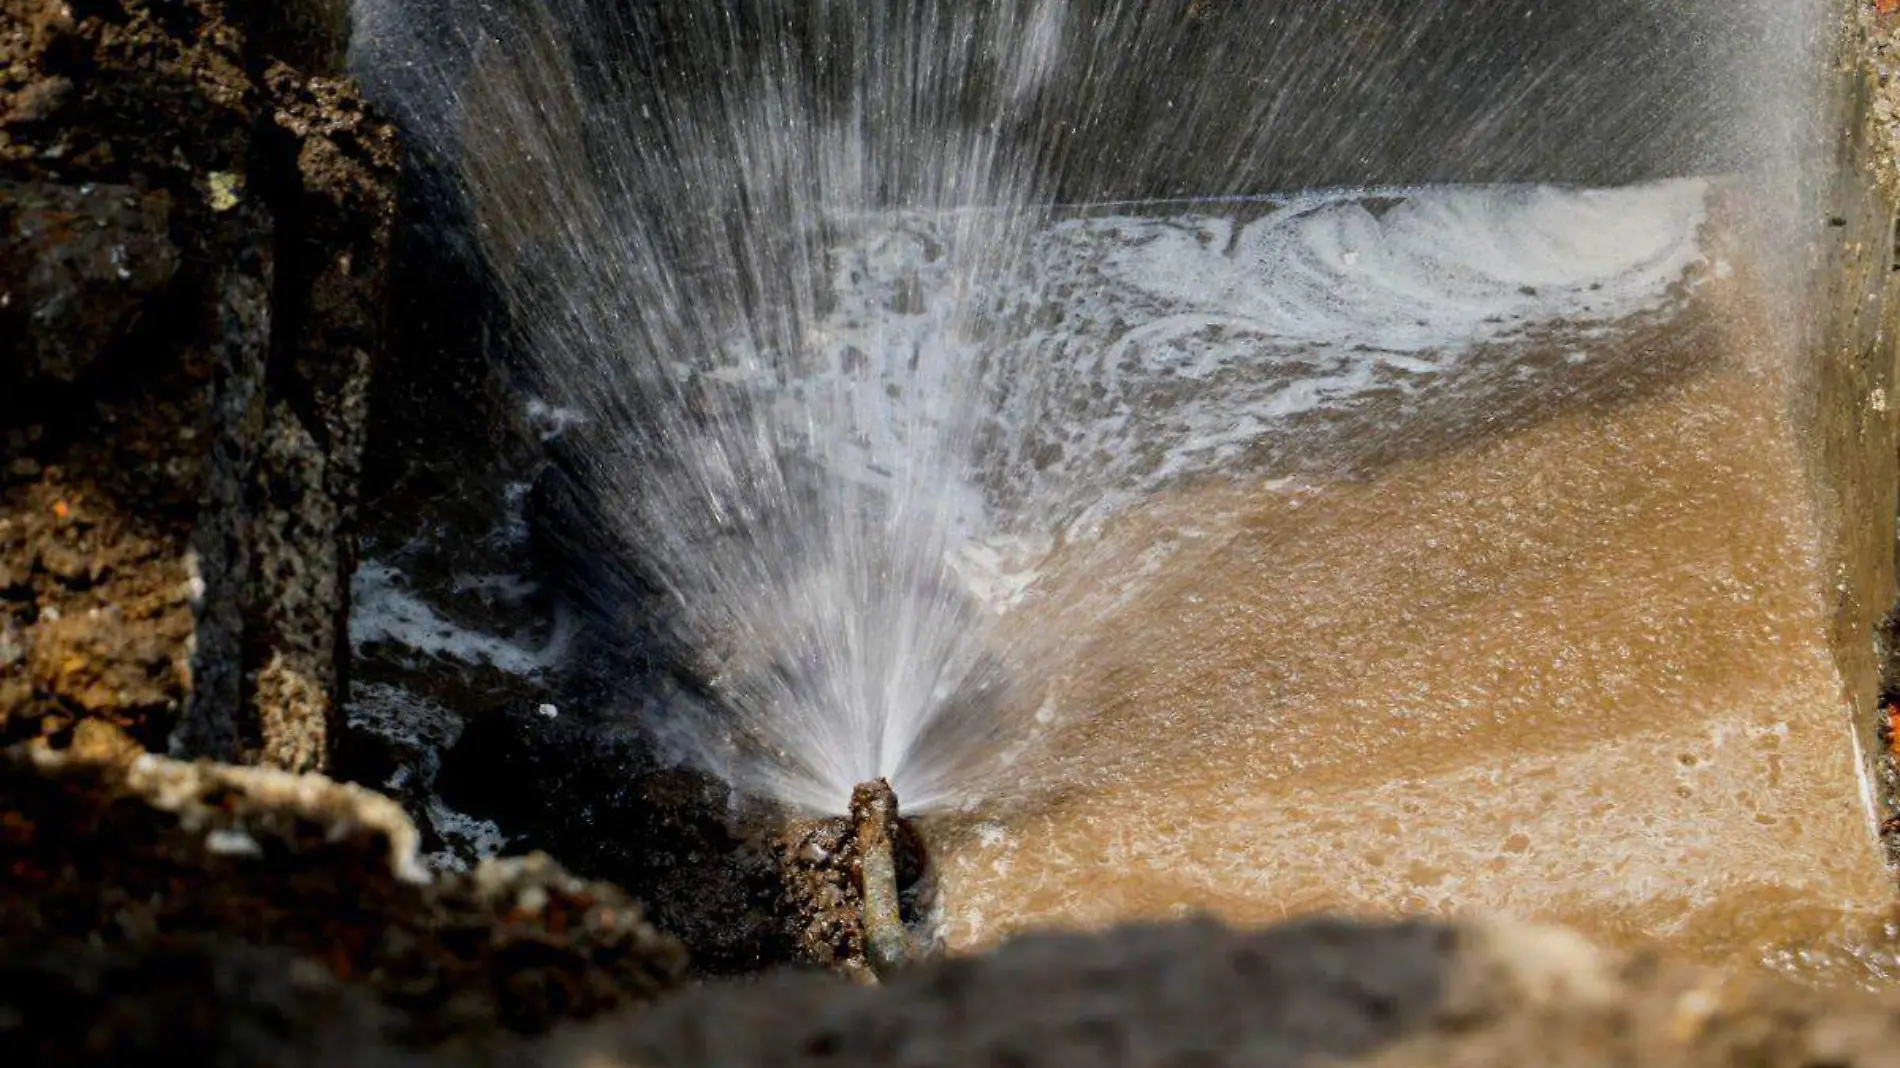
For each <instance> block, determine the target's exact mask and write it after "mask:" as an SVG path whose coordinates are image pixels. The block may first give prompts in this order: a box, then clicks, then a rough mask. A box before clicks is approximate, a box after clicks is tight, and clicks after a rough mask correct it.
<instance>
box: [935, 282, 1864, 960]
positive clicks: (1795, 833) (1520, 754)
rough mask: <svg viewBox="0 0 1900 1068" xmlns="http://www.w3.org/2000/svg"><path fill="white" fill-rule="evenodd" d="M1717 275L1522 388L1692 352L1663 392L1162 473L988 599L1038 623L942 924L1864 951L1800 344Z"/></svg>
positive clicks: (961, 839) (1828, 956) (954, 867)
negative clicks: (1133, 922)
mask: <svg viewBox="0 0 1900 1068" xmlns="http://www.w3.org/2000/svg"><path fill="white" fill-rule="evenodd" d="M1717 274H1718V275H1720V277H1716V278H1712V279H1711V280H1710V281H1709V283H1708V284H1706V285H1704V286H1702V287H1700V288H1699V289H1697V290H1696V295H1695V296H1694V298H1693V299H1692V300H1690V301H1688V302H1687V303H1686V305H1685V306H1684V307H1683V308H1682V309H1681V310H1680V312H1679V313H1678V314H1677V316H1676V317H1675V318H1674V319H1672V320H1671V322H1670V323H1669V324H1666V325H1665V326H1664V327H1663V328H1661V329H1660V330H1649V331H1647V332H1639V331H1625V332H1623V333H1620V334H1619V333H1618V332H1616V331H1611V332H1609V336H1608V337H1607V338H1599V339H1597V340H1596V341H1593V342H1591V343H1590V349H1589V359H1588V360H1587V361H1583V362H1580V363H1577V364H1576V365H1574V366H1570V365H1567V364H1563V363H1559V365H1557V366H1556V367H1555V368H1553V369H1551V370H1549V371H1548V372H1547V373H1546V376H1545V377H1540V378H1538V379H1536V380H1535V381H1531V380H1528V379H1527V384H1526V386H1525V387H1524V388H1525V389H1526V390H1538V391H1542V393H1543V394H1544V395H1559V394H1562V393H1563V391H1562V390H1561V389H1554V388H1553V385H1555V384H1556V383H1553V382H1552V380H1551V379H1550V378H1549V377H1548V376H1552V375H1555V376H1562V375H1565V374H1572V375H1585V374H1588V375H1590V376H1595V377H1594V379H1593V380H1595V381H1604V378H1603V377H1602V376H1604V375H1605V374H1606V371H1607V372H1608V373H1609V375H1610V379H1611V380H1615V378H1616V377H1617V376H1618V375H1626V376H1631V377H1637V376H1639V372H1641V371H1642V370H1643V369H1644V368H1647V367H1654V366H1656V365H1657V364H1658V363H1659V362H1672V363H1675V364H1676V365H1679V366H1681V367H1684V368H1688V369H1689V370H1686V371H1685V372H1684V373H1681V374H1679V375H1676V376H1673V377H1672V379H1671V381H1669V383H1668V384H1667V385H1665V386H1663V387H1662V388H1659V389H1654V390H1648V391H1645V392H1644V393H1643V394H1642V395H1639V396H1634V397H1631V396H1619V397H1609V398H1607V399H1603V398H1599V399H1598V400H1596V401H1587V400H1586V401H1585V402H1582V403H1577V404H1573V405H1572V406H1570V407H1569V408H1568V409H1567V410H1556V409H1553V410H1551V411H1548V412H1544V413H1542V414H1541V415H1540V417H1539V418H1538V419H1534V420H1529V421H1526V422H1525V423H1524V424H1523V425H1520V426H1519V427H1517V428H1516V429H1513V430H1510V431H1509V432H1505V433H1500V434H1495V435H1490V436H1487V437H1484V438H1482V439H1481V440H1477V441H1475V442H1458V443H1447V445H1446V447H1444V448H1438V447H1435V443H1433V442H1432V441H1430V440H1419V441H1416V442H1413V444H1414V445H1416V446H1417V448H1415V449H1413V450H1412V452H1413V454H1414V455H1416V456H1419V457H1421V458H1418V459H1410V460H1402V461H1399V462H1394V463H1388V464H1384V465H1383V466H1380V467H1378V468H1377V469H1376V470H1373V471H1371V472H1370V473H1368V474H1365V475H1363V477H1358V478H1355V479H1352V480H1350V481H1346V480H1342V481H1333V482H1326V481H1320V480H1306V481H1302V482H1290V481H1286V480H1281V481H1275V482H1256V483H1252V484H1234V483H1222V484H1218V485H1202V486H1199V487H1193V488H1186V489H1182V490H1179V491H1177V492H1175V493H1172V494H1170V495H1168V496H1166V497H1165V498H1164V499H1155V500H1151V501H1149V502H1147V503H1146V504H1145V505H1143V506H1141V507H1139V508H1137V509H1135V510H1133V511H1130V512H1127V513H1124V514H1122V515H1121V516H1119V517H1118V518H1117V519H1116V520H1115V521H1113V522H1112V523H1110V524H1109V525H1108V526H1107V527H1106V528H1105V529H1104V530H1103V531H1102V532H1101V533H1100V536H1099V537H1098V538H1097V539H1095V540H1093V541H1091V542H1089V543H1087V544H1086V545H1076V546H1071V547H1070V548H1068V549H1067V550H1064V551H1063V552H1062V553H1059V554H1058V556H1057V557H1056V558H1055V559H1053V560H1052V561H1050V563H1049V565H1048V566H1047V567H1046V568H1045V572H1044V573H1045V579H1044V581H1043V583H1042V585H1041V586H1040V587H1039V588H1038V589H1037V591H1036V594H1035V596H1034V597H1033V598H1032V600H1031V601H1030V603H1028V604H1027V605H1026V606H1025V607H1022V608H1020V609H1018V610H1017V611H1016V612H1015V613H1014V614H1013V616H1012V620H1013V624H1012V625H1014V626H1018V627H1021V628H1022V629H1021V630H1020V631H1017V633H1019V634H1024V635H1027V634H1031V633H1036V632H1038V631H1044V632H1047V631H1057V632H1060V633H1063V634H1064V635H1065V641H1064V642H1062V643H1057V644H1059V645H1060V646H1061V647H1063V648H1065V649H1066V650H1068V651H1067V652H1066V653H1065V654H1064V655H1063V656H1062V657H1060V658H1052V659H1050V660H1047V661H1046V662H1044V663H1042V664H1040V665H1039V666H1038V668H1037V672H1038V674H1039V675H1040V677H1042V678H1043V679H1044V680H1045V691H1044V692H1043V693H1042V694H1041V695H1040V702H1041V709H1042V711H1041V713H1040V714H1039V715H1038V717H1037V718H1038V721H1039V722H1041V723H1042V724H1043V726H1042V728H1041V730H1042V734H1041V737H1040V738H1039V739H1038V740H1037V741H1036V742H1035V743H1033V744H1032V745H1030V746H1029V747H1028V748H1027V749H1026V750H1025V751H1023V752H1022V753H1020V754H1019V755H1018V756H1017V757H1016V759H1015V763H1014V766H1013V768H1012V771H1011V774H1012V775H1013V777H1014V780H1015V782H1016V783H1018V784H1019V785H1020V786H1021V789H1017V790H1015V791H1007V790H1006V791H1004V793H1005V795H1006V799H1005V800H1004V801H1002V802H1001V803H999V804H996V805H994V806H991V807H988V808H986V809H985V810H984V811H983V812H982V813H981V815H980V818H979V817H970V818H962V819H951V820H938V821H935V822H934V823H932V824H930V825H929V830H928V834H929V836H930V837H931V838H932V839H933V849H934V852H935V860H936V864H937V866H938V884H939V889H940V891H941V893H940V900H941V901H942V903H943V906H942V907H943V913H942V917H941V920H942V930H943V934H944V937H945V939H946V941H947V943H948V945H949V946H950V947H951V948H952V949H956V950H967V949H971V948H976V947H981V946H986V945H990V944H993V943H995V942H996V941H998V940H999V939H1002V938H1004V937H1005V936H1007V935H1009V934H1011V933H1014V932H1018V931H1021V930H1024V929H1026V928H1031V927H1045V926H1051V925H1053V926H1069V927H1096V926H1101V925H1105V924H1109V923H1112V922H1117V921H1123V920H1129V919H1135V918H1153V917H1164V916H1171V915H1178V914H1181V913H1184V912H1196V911H1206V912H1211V913H1214V914H1217V915H1219V916H1222V917H1224V918H1227V919H1229V920H1233V921H1236V922H1241V923H1250V924H1251V923H1263V922H1270V921H1278V920H1281V919H1283V918H1287V917H1293V916H1299V915H1303V914H1310V913H1315V912H1345V913H1352V914H1366V915H1391V914H1398V913H1426V914H1436V915H1469V914H1474V913H1486V914H1508V915H1512V916H1518V917H1525V918H1532V919H1539V920H1552V921H1559V922H1564V923H1569V924H1574V925H1576V926H1578V927H1580V928H1581V929H1583V930H1585V931H1586V932H1589V933H1592V934H1594V935H1596V936H1598V937H1600V938H1603V939H1605V940H1606V941H1609V942H1611V943H1613V944H1630V943H1634V942H1640V941H1643V940H1648V939H1658V938H1659V939H1662V940H1664V941H1666V942H1668V943H1671V944H1672V945H1674V946H1676V947H1677V948H1679V949H1683V950H1686V951H1688V952H1689V953H1690V954H1692V955H1694V956H1698V957H1701V958H1703V959H1707V960H1712V961H1724V962H1734V961H1766V962H1768V963H1771V964H1773V965H1775V966H1778V967H1781V968H1784V969H1787V970H1792V971H1796V972H1800V973H1802V974H1805V975H1809V976H1810V977H1815V978H1818V979H1821V980H1823V981H1832V980H1835V979H1843V980H1846V981H1855V982H1864V981H1868V980H1869V979H1870V978H1879V976H1880V975H1881V974H1882V973H1883V972H1884V970H1885V969H1886V968H1887V966H1888V962H1889V961H1890V960H1891V954H1890V951H1889V948H1888V947H1889V944H1890V943H1891V941H1892V939H1891V937H1890V934H1889V933H1888V931H1887V929H1886V927H1885V923H1886V920H1887V917H1888V914H1889V910H1890V905H1891V903H1892V901H1893V899H1894V883H1893V878H1892V876H1891V874H1890V873H1889V872H1888V871H1887V870H1886V869H1885V867H1884V866H1883V862H1882V860H1881V856H1880V851H1879V846H1878V843H1877V840H1876V835H1875V831H1874V823H1873V818H1872V810H1871V807H1870V804H1871V803H1870V794H1869V790H1870V787H1869V785H1868V784H1867V783H1866V781H1865V779H1864V776H1863V774H1862V772H1861V770H1860V769H1861V768H1862V766H1863V765H1862V762H1861V757H1860V755H1859V754H1858V753H1857V750H1856V742H1855V738H1856V732H1855V730H1854V727H1853V720H1852V717H1853V712H1852V710H1851V708H1850V703H1849V698H1848V696H1847V688H1846V687H1845V686H1844V684H1843V679H1842V676H1841V674H1840V672H1839V671H1838V669H1837V668H1836V664H1835V657H1834V652H1833V650H1832V649H1830V647H1829V637H1828V615H1827V609H1826V605H1827V599H1826V597H1825V595H1824V593H1825V591H1824V584H1825V582H1826V577H1825V576H1824V575H1823V573H1822V572H1823V570H1824V567H1823V565H1822V563H1821V560H1822V559H1823V555H1824V553H1823V542H1822V537H1823V534H1822V530H1821V526H1820V523H1819V521H1818V519H1817V516H1818V514H1819V513H1818V510H1817V507H1816V504H1815V493H1814V491H1813V488H1812V485H1811V483H1812V476H1811V475H1810V474H1809V473H1808V472H1809V471H1810V470H1811V465H1810V464H1809V461H1808V457H1809V455H1810V453H1809V447H1808V445H1807V444H1806V443H1805V442H1804V440H1803V439H1802V437H1801V435H1800V434H1799V433H1798V432H1797V431H1796V430H1795V428H1794V422H1793V417H1792V416H1791V414H1790V413H1791V412H1792V411H1793V410H1794V408H1795V405H1794V404H1793V397H1792V391H1794V390H1796V389H1797V388H1799V387H1798V386H1797V385H1796V383H1797V382H1799V381H1800V380H1801V376H1799V375H1794V374H1790V373H1788V370H1787V365H1788V363H1789V361H1788V359H1787V357H1786V355H1785V351H1786V350H1783V349H1780V348H1778V347H1777V346H1776V345H1773V344H1765V343H1763V342H1762V341H1761V339H1762V338H1763V337H1766V336H1770V335H1772V334H1773V331H1772V330H1770V329H1769V324H1768V323H1767V322H1766V321H1765V319H1764V317H1763V314H1762V312H1761V308H1762V304H1761V302H1760V301H1759V300H1757V299H1756V297H1757V296H1758V294H1757V293H1756V292H1755V291H1754V290H1753V287H1752V284H1751V283H1750V282H1749V281H1748V280H1747V277H1746V274H1747V272H1745V271H1734V270H1730V269H1729V268H1727V267H1724V268H1723V269H1722V270H1721V271H1719V272H1717ZM1869 403H1875V404H1877V403H1879V399H1878V398H1873V399H1870V401H1869ZM1405 432H1407V430H1406V428H1405V427H1404V426H1399V427H1398V428H1397V433H1399V434H1401V435H1402V434H1403V433H1405ZM1418 432H1419V433H1426V434H1429V433H1432V432H1433V431H1432V430H1431V428H1429V427H1427V428H1423V429H1421V430H1419V431H1418ZM1368 433H1369V436H1372V437H1379V438H1381V439H1382V440H1385V441H1387V442H1388V443H1389V442H1390V441H1391V440H1392V434H1393V431H1392V429H1391V428H1390V427H1388V428H1386V429H1384V430H1379V431H1373V430H1371V429H1369V432H1368Z"/></svg>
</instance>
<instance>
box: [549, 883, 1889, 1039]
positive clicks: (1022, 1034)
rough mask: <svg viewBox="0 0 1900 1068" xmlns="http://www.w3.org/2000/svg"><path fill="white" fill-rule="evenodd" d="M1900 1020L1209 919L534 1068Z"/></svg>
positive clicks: (1791, 992) (719, 997)
mask: <svg viewBox="0 0 1900 1068" xmlns="http://www.w3.org/2000/svg"><path fill="white" fill-rule="evenodd" d="M1897 1039H1900V1013H1896V1012H1895V1011H1894V1008H1893V1006H1892V1003H1891V1002H1888V1003H1881V1002H1879V1001H1877V1000H1876V999H1873V998H1855V997H1844V998H1829V997H1823V996H1821V995H1817V994H1815V993H1814V992H1812V991H1804V990H1799V989H1793V988H1790V987H1787V986H1784V985H1782V984H1780V983H1776V982H1773V981H1770V980H1765V979H1764V980H1753V979H1750V980H1744V979H1738V978H1735V977H1733V976H1723V975H1719V974H1716V973H1713V972H1708V971H1703V970H1699V969H1696V968H1692V967H1688V966H1684V965H1681V964H1677V963H1671V962H1668V961H1666V960H1664V959H1661V958H1659V957H1656V956H1653V955H1649V954H1646V953H1637V954H1632V955H1628V956H1613V955H1611V954H1607V953H1604V952H1601V951H1599V950H1597V949H1595V948H1593V947H1591V946H1589V945H1588V944H1587V943H1585V942H1583V941H1582V940H1581V939H1579V938H1577V937H1576V936H1574V935H1570V934H1568V933H1565V932H1561V931H1554V930H1551V929H1543V928H1530V927H1521V926H1515V925H1510V924H1496V923H1493V924H1460V925H1452V924H1439V923H1430V922H1418V921H1413V922H1405V923H1395V924H1363V923H1352V922H1347V921H1340V920H1315V921H1309V922H1304V923H1297V924H1288V925H1282V926H1279V927H1274V928H1269V929H1266V930H1259V931H1236V930H1233V929H1229V928H1224V927H1221V926H1219V925H1217V924H1213V923H1209V922H1204V921H1197V922H1193V923H1185V924H1174V925H1163V926H1140V927H1125V928H1119V929H1116V930H1113V931H1108V932H1103V933H1098V934H1095V935H1077V934H1050V933H1043V934H1037V935H1030V936H1026V937H1024V938H1022V939H1020V940H1017V941H1015V942H1012V943H1011V944H1009V945H1007V946H1004V947H1002V948H1000V949H998V950H997V951H995V952H993V953H990V954H986V955H984V956H980V957H974V958H965V959H957V960H950V961H944V962H939V963H936V964H932V965H927V966H924V967H920V968H918V969H916V970H915V971H912V972H907V973H904V974H902V975H900V976H898V977H897V978H896V979H894V980H893V981H891V982H890V983H888V984H887V985H885V986H884V987H882V988H878V989H863V988H853V987H850V986H848V985H846V984H843V983H839V982H837V981H836V980H831V981H825V980H824V979H822V978H819V977H810V976H807V977H778V978H775V979H770V980H766V981H763V982H760V983H757V984H752V985H746V986H739V985H724V986H707V987H703V988H700V989H697V990H694V991H690V992H687V993H685V994H682V995H680V996H677V997H675V998H673V999H671V1000H669V1001H666V1002H663V1003H661V1004H659V1005H657V1006H655V1007H654V1008H652V1009H650V1010H647V1011H642V1012H638V1013H634V1014H630V1015H627V1016H623V1017H620V1018H617V1019H614V1020H611V1021H606V1022H603V1023H600V1024H598V1025H592V1026H586V1027H582V1028H578V1029H575V1030H572V1031H569V1032H567V1033H565V1034H564V1035H561V1036H557V1037H556V1038H555V1039H554V1040H552V1041H549V1042H545V1043H540V1044H537V1045H536V1046H534V1047H532V1048H530V1049H528V1050H526V1051H524V1053H523V1055H522V1056H521V1057H520V1059H519V1061H518V1063H520V1064H524V1065H528V1064H532V1065H538V1066H539V1065H544V1066H554V1065H574V1066H578V1065H589V1066H592V1068H608V1066H621V1065H625V1066H632V1065H640V1066H643V1068H660V1066H664V1065H689V1064H720V1065H730V1066H741V1065H752V1064H774V1065H839V1066H842V1065H879V1066H892V1068H895V1066H904V1065H918V1066H921V1065H936V1066H949V1065H966V1064H967V1065H1017V1066H1021V1068H1044V1066H1057V1065H1088V1066H1092V1068H1093V1066H1108V1065H1163V1064H1166V1065H1188V1064H1192V1065H1205V1066H1210V1068H1211V1066H1219V1065H1249V1066H1256V1068H1271V1066H1280V1065H1285V1066H1288V1068H1291V1066H1295V1065H1314V1064H1329V1065H1348V1064H1353V1065H1384V1066H1391V1068H1397V1066H1406V1068H1425V1066H1428V1065H1461V1066H1470V1068H1477V1066H1489V1065H1498V1066H1505V1065H1511V1066H1516V1065H1523V1064H1530V1063H1538V1064H1549V1065H1556V1066H1570V1065H1577V1066H1583V1065H1603V1064H1642V1065H1658V1066H1689V1065H1698V1066H1700V1065H1709V1066H1713V1065H1736V1066H1740V1065H1754V1066H1768V1065H1791V1066H1792V1065H1805V1066H1810V1068H1813V1066H1819V1065H1824V1064H1825V1065H1837V1066H1842V1068H1845V1066H1849V1065H1891V1064H1895V1063H1897V1062H1900V1058H1897V1057H1896V1054H1895V1052H1894V1050H1895V1043H1896V1040H1897Z"/></svg>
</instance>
